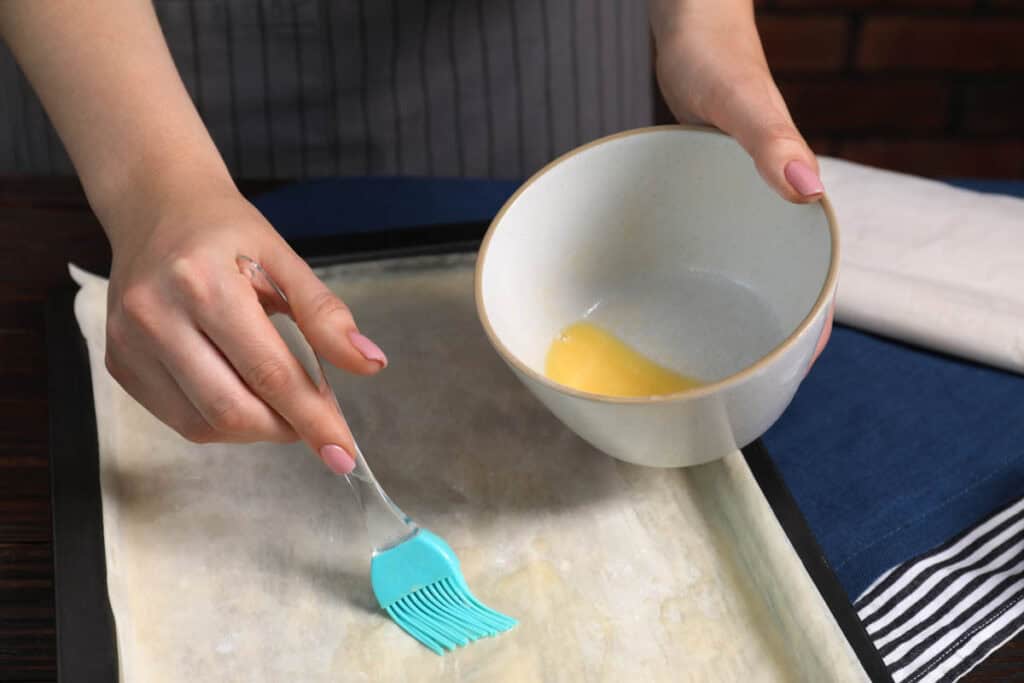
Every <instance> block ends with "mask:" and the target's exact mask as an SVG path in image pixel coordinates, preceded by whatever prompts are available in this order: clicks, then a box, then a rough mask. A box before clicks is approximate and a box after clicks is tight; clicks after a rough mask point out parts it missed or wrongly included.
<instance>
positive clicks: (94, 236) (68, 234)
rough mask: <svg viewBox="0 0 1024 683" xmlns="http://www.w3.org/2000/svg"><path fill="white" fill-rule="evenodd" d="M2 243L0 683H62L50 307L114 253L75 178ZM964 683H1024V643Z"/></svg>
mask: <svg viewBox="0 0 1024 683" xmlns="http://www.w3.org/2000/svg"><path fill="white" fill-rule="evenodd" d="M271 186H272V185H271V184H266V183H253V184H249V185H247V186H245V187H243V190H244V191H245V192H247V193H249V194H253V193H257V192H261V191H264V190H266V189H269V188H270V187H271ZM0 239H2V241H0V358H2V359H3V360H2V362H0V681H55V680H56V678H57V672H56V655H55V652H56V647H55V645H56V634H55V630H54V602H53V565H52V556H51V546H50V485H49V464H48V455H47V453H48V451H47V399H46V380H47V375H46V372H47V370H46V354H45V344H44V335H45V329H44V325H43V304H44V301H45V299H46V296H47V293H48V292H50V291H51V290H53V289H54V288H56V287H60V286H66V285H67V284H68V283H69V282H70V281H69V279H68V275H67V263H68V261H74V262H75V263H77V264H78V265H81V266H83V267H85V268H87V269H90V270H95V271H104V270H106V268H107V267H108V264H109V259H110V253H109V249H108V247H107V244H106V241H105V239H104V236H103V233H102V232H101V231H100V227H99V224H98V223H97V221H96V218H95V217H94V216H93V215H92V212H91V211H90V210H89V207H88V205H87V204H86V202H85V198H84V195H83V194H82V191H81V188H80V187H79V186H78V184H77V183H76V182H75V181H73V180H71V179H45V180H44V179H37V180H29V179H10V178H7V179H4V178H0ZM964 680H966V681H972V682H979V681H1012V680H1020V681H1024V636H1017V637H1016V638H1015V639H1014V640H1012V641H1010V642H1009V643H1007V644H1006V645H1005V646H1003V648H1002V649H1000V650H999V651H998V652H997V653H995V655H993V656H992V657H990V658H989V659H988V660H987V661H986V662H985V663H984V664H982V665H981V666H980V667H978V668H977V669H976V670H975V671H974V672H972V673H971V674H970V675H969V676H967V677H966V678H965V679H964ZM132 683H134V682H132Z"/></svg>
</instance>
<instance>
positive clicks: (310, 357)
mask: <svg viewBox="0 0 1024 683" xmlns="http://www.w3.org/2000/svg"><path fill="white" fill-rule="evenodd" d="M237 260H238V267H239V269H240V270H241V271H242V273H243V274H244V275H246V276H247V277H248V278H249V279H250V280H251V281H252V282H253V285H254V287H255V289H256V292H257V294H258V295H259V297H260V301H261V302H262V303H263V305H264V308H265V309H266V310H267V313H268V315H270V317H271V320H272V321H274V323H275V327H277V329H278V332H280V333H281V336H282V337H283V338H284V340H285V342H286V343H287V344H288V346H289V348H290V349H291V350H292V353H293V354H295V355H296V358H297V359H298V360H299V362H300V363H301V364H302V366H303V367H304V368H305V370H306V372H307V374H309V378H310V379H311V380H312V381H313V383H314V384H315V385H316V387H317V390H318V391H319V392H320V394H321V395H323V396H324V397H325V398H327V399H329V400H330V401H331V403H332V404H333V405H334V408H335V409H336V410H337V411H338V413H339V414H342V411H341V406H340V405H339V403H338V397H337V395H336V394H335V393H334V389H332V388H331V385H330V383H329V382H328V381H327V374H326V373H325V372H324V367H323V359H321V357H320V354H318V353H317V352H316V350H315V349H313V346H312V345H311V344H310V343H309V341H308V340H307V339H306V337H305V335H303V334H302V331H301V330H300V329H299V326H298V325H297V324H296V323H295V319H294V316H292V313H291V307H290V306H289V304H288V297H287V296H285V293H284V291H282V290H281V288H280V287H278V286H277V284H276V283H275V282H274V280H273V279H272V278H271V277H270V274H269V273H267V271H265V270H264V269H263V267H262V266H260V264H259V263H257V262H256V261H254V260H253V259H251V258H249V257H248V256H242V255H240V256H239V257H238V259H237ZM352 443H353V445H354V446H355V451H356V452H355V461H356V466H355V469H353V470H352V471H351V472H349V473H348V474H346V475H345V480H346V481H348V484H349V487H350V488H351V489H352V493H353V495H354V496H355V498H356V501H357V502H358V503H359V507H360V509H361V510H362V511H363V521H364V522H365V523H366V533H367V535H368V536H369V539H370V544H371V545H372V546H373V552H374V553H375V554H376V553H378V552H382V551H384V550H387V549H388V548H391V547H393V546H396V545H398V544H399V543H401V542H402V541H404V540H406V539H408V538H409V537H411V536H412V535H414V534H415V533H416V532H417V531H418V530H419V528H418V527H417V526H416V523H415V522H413V521H412V520H411V519H410V518H409V516H408V515H406V514H405V513H404V512H402V510H401V509H400V508H399V507H398V506H397V505H395V504H394V502H392V500H391V498H389V497H388V494H387V493H385V492H384V489H383V488H381V485H380V484H379V483H377V478H376V477H374V476H373V472H372V471H371V470H370V466H369V465H367V464H366V458H364V457H363V453H362V451H361V450H359V445H358V444H356V443H355V440H354V439H353V442H352Z"/></svg>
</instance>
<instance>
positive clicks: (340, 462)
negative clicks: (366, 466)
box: [320, 443, 356, 474]
mask: <svg viewBox="0 0 1024 683" xmlns="http://www.w3.org/2000/svg"><path fill="white" fill-rule="evenodd" d="M320 459H321V460H323V461H324V464H325V465H327V469H329V470H330V471H331V472H334V473H335V474H348V473H349V472H351V471H352V470H354V469H355V468H356V461H355V460H354V459H353V458H352V456H351V455H349V454H348V453H347V452H346V451H345V449H344V448H342V447H341V446H336V445H334V444H333V443H329V444H327V445H326V446H321V447H320Z"/></svg>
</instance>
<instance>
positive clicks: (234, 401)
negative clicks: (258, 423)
mask: <svg viewBox="0 0 1024 683" xmlns="http://www.w3.org/2000/svg"><path fill="white" fill-rule="evenodd" d="M208 413H209V414H208V415H207V418H206V421H207V422H208V423H209V424H210V426H211V427H213V428H214V429H215V430H217V431H219V432H226V433H228V434H244V433H246V432H248V431H249V430H250V429H251V428H252V420H251V419H250V417H249V415H248V414H247V413H246V411H245V410H244V408H243V406H242V402H241V401H239V400H238V398H237V397H236V396H232V395H224V396H220V397H218V398H216V399H214V400H213V401H212V402H211V403H210V406H209V409H208Z"/></svg>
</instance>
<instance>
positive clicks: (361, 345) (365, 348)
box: [348, 331, 388, 368]
mask: <svg viewBox="0 0 1024 683" xmlns="http://www.w3.org/2000/svg"><path fill="white" fill-rule="evenodd" d="M348 338H349V341H351V342H352V346H354V347H356V349H357V350H358V351H359V353H361V354H363V358H365V359H366V360H372V361H373V362H375V363H380V366H381V367H382V368H386V367H387V366H388V357H387V356H385V355H384V352H383V351H381V350H380V347H379V346H377V345H376V344H374V343H373V342H372V341H371V340H370V338H369V337H367V336H366V335H364V334H360V333H359V332H354V331H353V332H350V333H349V335H348Z"/></svg>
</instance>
